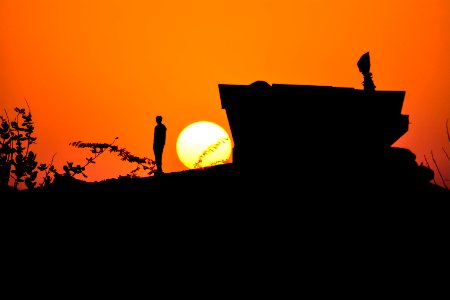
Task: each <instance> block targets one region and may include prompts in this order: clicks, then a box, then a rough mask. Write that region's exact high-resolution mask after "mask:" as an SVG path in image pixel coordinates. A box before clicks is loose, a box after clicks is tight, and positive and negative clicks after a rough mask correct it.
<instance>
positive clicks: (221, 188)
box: [2, 148, 450, 203]
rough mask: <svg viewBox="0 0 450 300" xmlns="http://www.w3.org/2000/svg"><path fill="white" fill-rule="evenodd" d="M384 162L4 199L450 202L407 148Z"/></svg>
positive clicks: (52, 189) (241, 172) (62, 184)
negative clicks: (323, 170) (318, 169)
mask: <svg viewBox="0 0 450 300" xmlns="http://www.w3.org/2000/svg"><path fill="white" fill-rule="evenodd" d="M396 152H398V153H396V154H394V155H391V157H390V158H389V159H385V160H384V161H383V162H375V163H371V164H368V163H367V162H365V163H361V162H359V163H358V164H354V165H349V164H342V165H333V166H332V167H330V168H329V171H328V172H326V173H323V172H314V171H311V170H312V169H313V168H312V167H310V166H309V168H308V165H307V164H305V168H302V166H301V165H293V166H292V169H291V168H290V167H287V168H283V169H278V170H277V171H274V168H267V169H262V168H244V167H238V166H237V165H234V164H232V163H230V164H224V165H218V166H214V167H209V168H205V169H196V170H187V171H180V172H173V173H165V174H162V175H159V176H150V177H145V178H129V177H119V178H113V179H107V180H103V181H97V182H86V181H82V180H78V179H75V178H72V177H69V178H66V177H62V176H60V177H56V178H55V180H54V182H53V183H52V184H51V185H50V186H48V187H46V188H40V189H35V190H25V191H11V192H7V193H3V196H2V198H7V199H13V198H16V197H20V198H24V199H39V198H40V199H45V198H54V199H59V200H64V199H69V198H72V199H78V200H80V201H85V200H86V199H92V200H97V201H105V200H119V201H136V200H139V201H146V202H153V203H158V202H164V201H175V202H177V201H187V200H189V201H209V202H210V203H214V202H222V201H228V202H235V201H239V202H240V203H245V202H257V201H259V202H261V201H271V202H280V203H281V202H286V203H292V202H298V203H302V202H303V203H307V202H311V201H316V202H317V201H322V202H333V201H334V202H336V201H339V202H341V201H350V200H351V201H353V202H359V203H362V202H364V201H377V202H385V201H389V202H391V203H395V202H399V201H416V200H419V201H425V202H426V201H445V202H449V201H450V190H448V189H445V188H443V187H441V186H438V185H436V184H434V183H433V177H434V173H433V171H432V170H430V169H428V168H426V167H425V166H419V165H417V163H416V162H415V156H414V155H413V154H412V153H411V152H410V151H409V150H406V149H400V148H399V149H397V150H396Z"/></svg>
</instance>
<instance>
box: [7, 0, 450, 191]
mask: <svg viewBox="0 0 450 300" xmlns="http://www.w3.org/2000/svg"><path fill="white" fill-rule="evenodd" d="M449 45H450V2H449V1H447V0H429V1H426V2H424V1H392V0H389V1H387V0H381V1H380V0H379V1H298V0H294V1H285V0H277V1H264V0H258V1H244V0H239V1H234V0H227V1H217V0H216V1H170V2H169V1H149V0H146V1H137V0H128V1H113V0H107V1H106V0H105V1H100V0H77V1H75V0H65V1H60V0H41V1H37V0H0V104H1V105H0V108H1V109H6V110H7V111H8V112H10V113H11V114H12V111H13V109H14V107H15V106H20V107H26V103H25V99H27V101H28V102H29V104H30V107H31V110H32V113H33V117H34V121H35V123H36V134H37V137H38V140H37V142H38V143H37V145H34V149H35V150H36V151H37V153H38V161H39V162H42V163H48V162H50V160H51V157H52V156H53V154H55V153H56V156H55V165H56V167H57V168H58V169H59V170H60V171H62V168H61V167H62V165H63V164H65V162H66V161H73V162H75V163H76V164H78V163H79V164H83V163H84V161H85V160H84V158H85V157H86V156H87V155H88V154H89V153H88V152H87V151H85V150H83V149H77V148H74V147H71V146H69V142H71V141H76V140H82V141H85V142H109V141H112V140H113V139H114V137H116V136H118V137H119V140H118V145H119V146H121V147H125V148H127V149H128V150H129V151H130V152H132V153H133V154H136V155H139V156H147V157H151V158H153V153H152V150H151V149H152V146H151V145H152V141H153V136H152V135H153V127H154V126H155V116H156V115H162V116H163V117H164V119H163V122H164V123H165V124H166V126H167V127H168V132H167V144H166V148H165V153H164V158H163V159H164V168H165V171H166V172H174V171H181V170H185V169H186V167H184V165H183V164H182V163H181V162H180V161H179V159H178V157H177V155H176V150H175V145H176V139H177V136H178V134H179V133H180V132H181V130H182V129H183V128H185V127H186V126H187V125H189V124H191V123H193V122H196V121H200V120H206V121H211V122H215V123H217V124H219V125H221V126H222V127H224V129H225V130H227V131H228V132H229V133H230V136H231V132H230V130H229V126H228V120H227V118H226V113H225V111H224V110H223V109H222V108H221V104H220V97H219V92H218V86H217V85H218V84H219V83H228V84H250V83H252V82H254V81H256V80H265V81H267V82H268V83H270V84H272V83H288V84H313V85H333V86H344V87H354V88H358V89H360V88H362V84H361V83H362V80H363V78H362V75H361V73H359V71H358V68H357V66H356V62H357V60H358V59H359V57H360V56H361V55H362V54H363V53H365V52H366V51H370V55H371V61H372V68H371V71H372V73H373V80H374V82H375V85H376V86H377V90H405V91H406V98H405V103H404V107H403V113H404V114H408V115H409V116H410V122H411V124H410V129H409V131H408V132H407V133H406V134H405V135H404V136H403V137H402V138H401V139H400V140H399V141H398V142H397V143H396V144H395V146H399V147H405V148H408V149H410V150H412V151H413V152H414V153H415V154H416V155H417V162H418V163H420V162H424V155H427V157H428V160H429V162H432V161H431V156H430V151H433V153H434V155H435V158H436V159H437V162H438V164H439V167H440V169H441V171H442V172H443V173H444V176H446V178H447V179H450V163H449V162H448V160H447V159H446V157H445V154H444V152H443V150H442V147H444V148H445V149H446V150H447V152H448V153H450V143H449V142H448V140H447V136H446V129H445V122H446V119H447V118H449V117H450V88H449V86H448V84H449V81H450V76H449V75H450V71H449V70H450V47H449ZM2 114H3V113H2ZM273 121H274V120H268V122H273ZM271 138H272V137H271V136H267V142H270V139H271ZM292 139H293V141H294V140H295V139H296V137H295V136H293V137H292ZM261 151H264V145H261ZM293 159H297V158H293ZM131 169H133V166H132V165H131V164H129V163H125V162H121V161H120V159H119V158H117V157H115V156H112V155H111V154H104V155H102V156H101V157H99V158H98V160H97V164H96V165H91V166H89V167H88V169H87V172H86V173H87V175H88V176H89V178H88V179H87V180H89V181H94V180H101V179H106V178H115V177H117V176H119V175H125V174H126V173H127V172H128V171H130V170H131ZM436 180H437V181H438V183H439V178H438V177H436Z"/></svg>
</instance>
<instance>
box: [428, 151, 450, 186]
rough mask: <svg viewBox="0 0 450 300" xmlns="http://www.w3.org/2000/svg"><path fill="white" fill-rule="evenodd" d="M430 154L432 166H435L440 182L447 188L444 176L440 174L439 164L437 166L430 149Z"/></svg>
mask: <svg viewBox="0 0 450 300" xmlns="http://www.w3.org/2000/svg"><path fill="white" fill-rule="evenodd" d="M430 154H431V158H432V159H433V163H434V166H435V167H436V170H437V171H438V174H439V177H441V181H442V184H443V185H444V187H445V188H446V189H447V190H448V186H447V184H446V183H445V179H444V177H443V176H442V173H441V170H439V166H438V164H437V163H436V160H435V159H434V155H433V150H431V151H430Z"/></svg>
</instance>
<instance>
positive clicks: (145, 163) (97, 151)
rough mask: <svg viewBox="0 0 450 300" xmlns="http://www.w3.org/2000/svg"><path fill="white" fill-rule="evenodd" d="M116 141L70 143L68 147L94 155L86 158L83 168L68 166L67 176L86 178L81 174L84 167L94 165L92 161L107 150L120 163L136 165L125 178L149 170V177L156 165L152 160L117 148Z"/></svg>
mask: <svg viewBox="0 0 450 300" xmlns="http://www.w3.org/2000/svg"><path fill="white" fill-rule="evenodd" d="M117 139H118V137H116V138H115V139H114V140H113V141H112V142H111V143H110V144H107V143H85V142H82V141H76V142H71V143H70V144H69V145H71V146H74V147H77V148H90V149H91V152H92V153H93V154H94V155H93V156H91V157H88V158H86V160H87V162H86V164H85V165H84V166H79V165H78V166H77V167H75V169H71V168H73V165H68V166H67V168H66V169H67V170H69V172H71V173H69V175H70V176H74V175H76V174H79V173H81V174H82V175H83V176H85V177H87V176H86V175H85V174H84V173H83V171H84V170H85V168H86V166H88V165H89V164H92V163H95V161H94V160H95V159H97V158H98V157H99V156H100V155H101V154H103V153H104V152H105V151H106V150H109V152H110V153H116V154H117V155H118V156H119V157H120V158H121V160H122V161H127V162H130V163H136V164H137V166H136V168H135V169H133V170H131V171H130V172H129V173H128V174H127V177H138V176H137V171H139V170H141V169H142V170H146V171H147V170H149V171H148V172H147V174H148V175H151V174H153V173H154V171H155V168H156V165H155V162H154V161H153V160H152V159H150V158H148V157H139V156H136V155H133V154H131V152H130V151H128V150H127V149H126V148H119V147H118V146H117V145H114V143H115V141H116V140H117ZM68 164H69V163H68ZM65 171H66V170H65ZM66 174H67V171H66Z"/></svg>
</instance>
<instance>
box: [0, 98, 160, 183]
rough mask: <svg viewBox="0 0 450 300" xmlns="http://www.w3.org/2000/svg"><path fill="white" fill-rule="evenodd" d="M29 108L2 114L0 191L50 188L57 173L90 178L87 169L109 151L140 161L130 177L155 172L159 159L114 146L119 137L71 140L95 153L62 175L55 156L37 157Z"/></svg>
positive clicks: (0, 129)
mask: <svg viewBox="0 0 450 300" xmlns="http://www.w3.org/2000/svg"><path fill="white" fill-rule="evenodd" d="M27 107H28V110H27V109H25V108H19V107H16V108H15V109H14V112H15V116H14V117H13V118H12V119H10V117H9V115H8V112H7V111H6V110H5V116H2V115H0V122H1V124H0V192H1V191H6V190H19V186H20V185H21V184H24V185H25V187H26V188H27V189H35V188H36V187H37V186H38V187H46V186H48V185H50V184H51V183H52V182H53V180H54V178H55V177H56V176H61V177H66V178H67V177H75V176H77V175H82V176H83V177H85V178H86V177H88V176H87V175H86V174H85V173H84V171H85V170H86V167H87V166H88V165H90V164H94V163H95V160H96V159H97V158H98V157H99V156H100V155H101V154H103V153H104V152H105V151H107V150H108V151H109V152H110V153H116V154H117V155H118V156H119V157H120V158H121V159H122V160H123V161H127V162H130V163H133V164H136V167H135V168H134V169H133V170H131V171H130V172H128V174H127V175H126V177H139V176H138V171H140V170H143V171H146V173H147V174H148V175H151V174H153V173H154V172H155V170H156V165H155V162H154V161H153V160H152V159H150V158H147V157H139V156H136V155H133V154H132V153H130V152H129V151H128V150H127V149H126V148H120V147H119V146H117V145H114V143H115V141H116V140H117V139H118V137H116V138H115V139H114V140H113V141H112V142H111V143H109V144H108V143H85V142H82V141H76V142H71V143H70V144H69V145H71V146H73V147H77V148H88V149H90V150H91V153H92V156H90V157H87V158H86V163H85V164H84V165H80V164H77V165H75V164H74V162H71V161H67V163H66V164H65V165H64V166H63V170H64V172H63V173H62V174H61V173H60V172H58V170H57V169H56V168H55V166H54V165H53V160H54V157H55V155H53V157H52V160H51V162H50V163H49V164H43V163H41V164H39V163H38V162H37V160H36V157H37V155H36V153H34V152H33V151H32V150H31V147H32V145H33V144H36V140H37V138H36V137H35V136H34V129H35V127H34V122H33V118H32V115H31V110H30V107H29V105H28V102H27ZM39 172H41V173H43V174H42V175H43V176H42V182H41V183H39V184H38V182H37V178H38V174H39Z"/></svg>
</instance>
